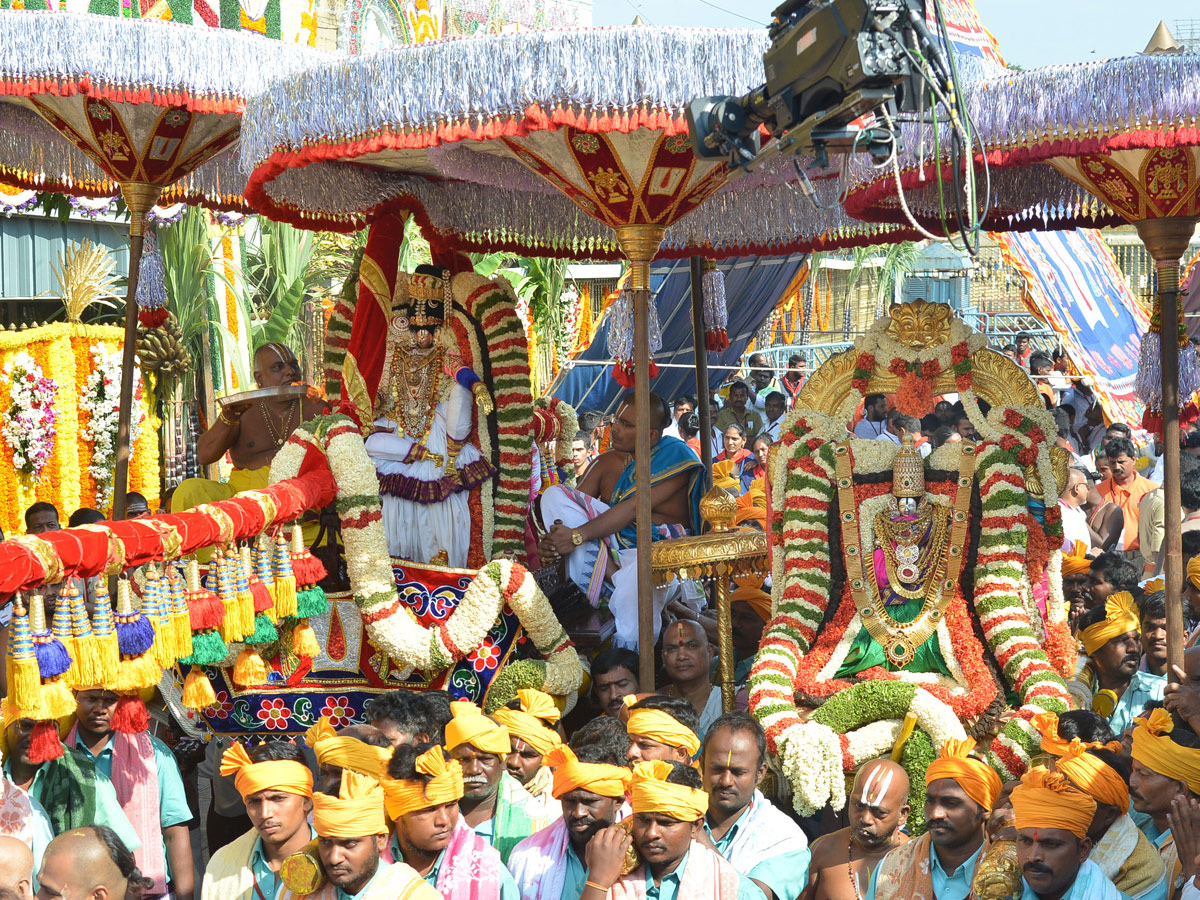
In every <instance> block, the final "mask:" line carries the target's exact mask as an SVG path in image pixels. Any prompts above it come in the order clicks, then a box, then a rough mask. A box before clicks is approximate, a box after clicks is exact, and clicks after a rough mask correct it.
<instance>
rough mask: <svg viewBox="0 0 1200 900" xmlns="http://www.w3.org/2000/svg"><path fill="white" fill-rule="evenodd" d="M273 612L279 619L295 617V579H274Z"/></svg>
mask: <svg viewBox="0 0 1200 900" xmlns="http://www.w3.org/2000/svg"><path fill="white" fill-rule="evenodd" d="M274 591H275V612H276V614H277V615H278V616H279V618H281V619H286V618H289V617H291V616H294V615H296V578H295V576H293V575H288V576H287V577H286V578H276V579H275V583H274Z"/></svg>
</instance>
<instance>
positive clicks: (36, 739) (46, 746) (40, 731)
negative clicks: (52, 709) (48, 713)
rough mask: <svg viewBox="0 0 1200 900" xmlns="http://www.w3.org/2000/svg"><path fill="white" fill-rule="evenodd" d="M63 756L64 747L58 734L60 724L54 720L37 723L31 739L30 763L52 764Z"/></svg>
mask: <svg viewBox="0 0 1200 900" xmlns="http://www.w3.org/2000/svg"><path fill="white" fill-rule="evenodd" d="M62 755H63V745H62V739H61V738H60V737H59V734H58V723H57V722H56V721H54V720H53V719H45V720H42V721H40V722H37V723H35V724H34V726H33V735H32V736H31V737H30V739H29V761H30V762H31V763H35V764H36V763H44V762H50V761H51V760H52V759H58V758H59V757H60V756H62Z"/></svg>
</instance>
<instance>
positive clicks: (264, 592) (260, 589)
mask: <svg viewBox="0 0 1200 900" xmlns="http://www.w3.org/2000/svg"><path fill="white" fill-rule="evenodd" d="M250 596H251V597H253V598H254V611H255V612H256V613H269V612H272V611H273V610H274V609H275V598H274V597H272V596H271V591H270V589H269V588H268V587H267V586H266V585H265V584H263V583H262V582H261V581H252V582H250Z"/></svg>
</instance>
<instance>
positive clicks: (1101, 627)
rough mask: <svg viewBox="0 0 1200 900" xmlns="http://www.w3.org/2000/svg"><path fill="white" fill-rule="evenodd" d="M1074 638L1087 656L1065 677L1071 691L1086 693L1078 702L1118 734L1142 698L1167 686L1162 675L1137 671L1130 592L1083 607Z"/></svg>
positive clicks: (1138, 640)
mask: <svg viewBox="0 0 1200 900" xmlns="http://www.w3.org/2000/svg"><path fill="white" fill-rule="evenodd" d="M1079 640H1080V642H1081V643H1082V644H1083V649H1084V650H1085V651H1086V652H1087V655H1088V660H1087V662H1086V663H1084V665H1083V666H1082V667H1081V668H1080V672H1079V674H1078V675H1077V676H1076V678H1075V680H1074V681H1072V682H1071V683H1070V688H1071V693H1072V694H1073V695H1075V696H1077V697H1079V698H1080V699H1081V700H1082V699H1083V697H1084V696H1085V695H1086V696H1087V698H1088V700H1087V703H1086V704H1084V703H1081V704H1080V705H1081V706H1083V707H1084V708H1085V709H1086V708H1088V707H1089V706H1090V707H1091V708H1092V709H1093V710H1095V711H1096V712H1098V713H1099V714H1100V715H1102V716H1104V717H1105V718H1106V719H1108V724H1109V725H1110V726H1111V727H1112V730H1113V731H1114V732H1115V733H1116V734H1121V733H1122V732H1124V731H1125V729H1126V728H1129V727H1130V726H1131V725H1132V724H1133V719H1134V717H1135V716H1139V715H1141V714H1142V710H1144V709H1145V707H1146V704H1147V703H1149V702H1150V701H1152V700H1162V698H1163V691H1164V690H1165V689H1166V686H1167V684H1166V679H1165V678H1163V677H1160V676H1157V675H1152V674H1150V673H1149V672H1139V671H1138V666H1139V665H1141V662H1142V637H1141V617H1140V615H1139V613H1138V608H1137V604H1136V603H1134V601H1133V597H1132V596H1131V595H1130V594H1129V593H1128V592H1127V591H1118V592H1117V593H1115V594H1111V595H1109V597H1108V599H1107V600H1105V601H1104V608H1103V609H1093V610H1089V611H1088V612H1086V613H1085V614H1084V615H1083V616H1081V617H1080V619H1079ZM1102 692H1104V693H1103V695H1102ZM1105 701H1107V704H1108V706H1107V707H1106V705H1105ZM1106 713H1107V714H1106Z"/></svg>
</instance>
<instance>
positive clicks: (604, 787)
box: [543, 744, 633, 800]
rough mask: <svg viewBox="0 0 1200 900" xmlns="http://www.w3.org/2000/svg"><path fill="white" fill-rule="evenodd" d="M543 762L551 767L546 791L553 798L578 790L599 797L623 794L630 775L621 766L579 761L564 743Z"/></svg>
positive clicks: (626, 788) (627, 785) (627, 770)
mask: <svg viewBox="0 0 1200 900" xmlns="http://www.w3.org/2000/svg"><path fill="white" fill-rule="evenodd" d="M543 762H545V764H546V765H548V766H550V767H551V768H552V769H554V788H553V790H552V791H551V792H550V793H551V794H552V795H553V796H554V799H555V800H557V799H559V798H560V797H562V796H563V794H569V793H571V791H577V790H580V789H582V790H585V791H589V792H591V793H593V794H599V795H600V796H601V797H624V796H625V792H626V791H628V790H629V781H630V779H631V778H632V777H633V773H631V772H630V771H629V769H628V768H626V767H625V766H610V765H607V764H605V763H582V762H580V761H579V760H578V759H577V758H576V756H575V752H574V751H573V750H572V749H571V748H570V747H568V746H567V745H566V744H563V745H562V746H560V747H557V748H555V749H554V750H551V751H550V753H549V754H548V755H547V756H546V758H545V760H543Z"/></svg>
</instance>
